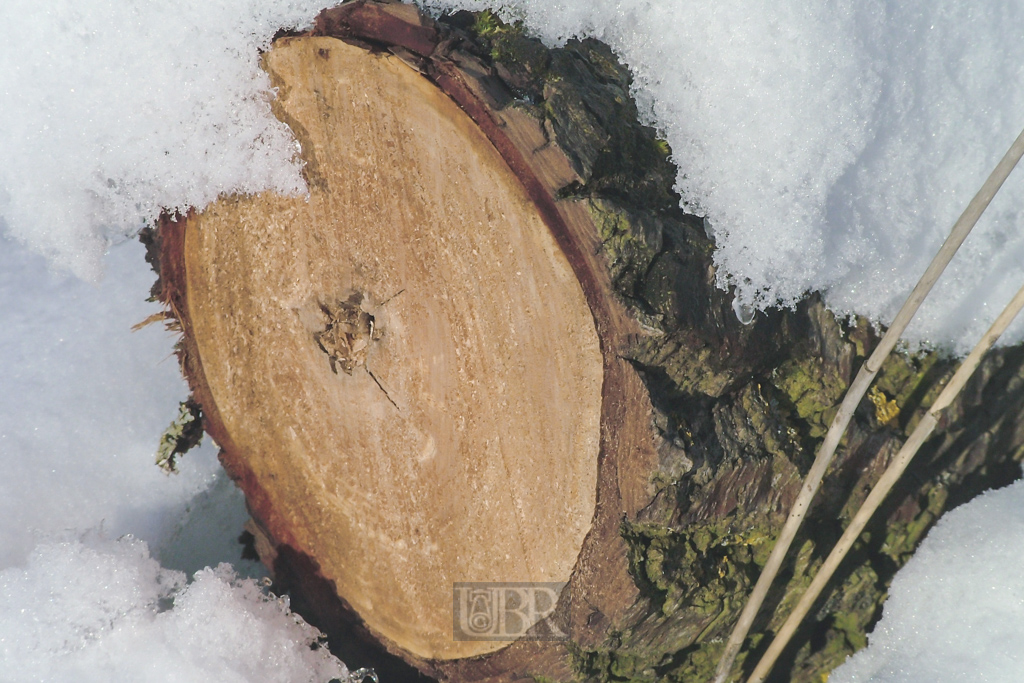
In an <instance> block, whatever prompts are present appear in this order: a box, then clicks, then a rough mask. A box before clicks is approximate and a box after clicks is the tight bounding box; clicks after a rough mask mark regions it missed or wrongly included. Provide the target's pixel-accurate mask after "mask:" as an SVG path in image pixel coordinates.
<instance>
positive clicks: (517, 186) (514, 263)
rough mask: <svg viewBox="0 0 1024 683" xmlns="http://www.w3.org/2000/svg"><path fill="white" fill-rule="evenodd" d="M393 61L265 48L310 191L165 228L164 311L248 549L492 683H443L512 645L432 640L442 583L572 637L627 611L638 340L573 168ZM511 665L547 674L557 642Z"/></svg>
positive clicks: (427, 662)
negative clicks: (575, 630) (530, 603)
mask: <svg viewBox="0 0 1024 683" xmlns="http://www.w3.org/2000/svg"><path fill="white" fill-rule="evenodd" d="M353 6H354V7H355V8H356V9H358V10H359V11H361V12H362V14H366V13H367V12H368V11H370V10H372V11H373V12H376V14H373V15H372V18H373V22H372V23H373V26H372V29H373V32H372V35H370V36H366V35H364V36H362V38H364V39H372V40H374V41H380V40H383V39H384V38H385V37H387V36H388V35H390V34H389V32H388V26H389V24H388V22H389V21H390V22H392V23H393V24H394V25H395V26H399V27H401V26H408V25H409V23H410V21H413V19H411V18H410V17H408V16H405V15H406V14H408V13H409V11H408V8H405V7H404V6H396V5H386V4H385V5H381V4H376V3H362V2H359V3H354V4H353V5H348V6H343V7H344V8H348V9H347V10H345V9H343V11H342V13H341V15H340V16H341V20H340V21H339V20H338V18H337V16H335V18H334V23H333V24H332V26H334V30H335V31H338V32H340V33H343V34H344V35H345V37H346V38H347V39H349V40H350V41H353V39H354V38H355V39H358V38H359V36H358V35H354V34H355V33H358V32H357V31H355V30H354V29H353V28H352V21H348V20H351V19H352V18H353V17H355V19H359V18H360V17H361V16H362V14H359V12H358V11H357V12H354V13H353V10H352V7H353ZM360 8H361V9H360ZM399 9H401V11H399ZM345 11H348V13H349V14H348V15H346V14H345ZM371 13H372V12H371ZM381 17H384V18H383V19H382V18H381ZM426 21H427V20H424V19H422V18H420V17H419V15H416V17H415V19H414V21H413V23H414V24H415V25H416V26H419V27H420V29H421V30H418V31H414V32H412V33H409V31H405V32H402V31H398V32H397V33H396V35H398V36H399V37H401V36H403V35H406V34H408V35H413V36H414V37H415V38H416V41H418V42H417V44H416V46H415V48H416V49H415V50H414V52H416V53H418V54H421V55H422V54H423V52H424V47H423V46H422V45H421V44H420V43H421V42H422V40H423V39H424V38H423V36H424V35H426V36H428V37H432V39H434V40H437V35H436V31H434V29H433V28H429V27H428V28H429V30H427V29H425V28H423V26H424V25H425V23H424V22H426ZM346 22H347V23H346ZM324 23H325V22H324V21H323V20H322V21H321V22H320V24H321V25H322V24H324ZM327 23H330V22H327ZM339 26H341V27H343V28H344V30H341V29H339V28H338V27H339ZM354 42H356V43H358V40H354ZM403 50H405V52H406V53H405V54H404V59H400V58H398V57H396V56H394V55H392V54H389V53H380V52H371V51H369V50H367V49H365V48H364V47H363V46H361V45H359V44H351V42H343V41H342V40H339V39H337V38H335V37H325V36H304V37H295V38H284V39H281V40H278V41H277V42H276V43H275V44H274V46H273V48H272V49H271V50H270V51H269V52H268V53H267V54H266V55H265V56H264V69H265V70H266V71H267V72H268V74H269V75H270V77H271V80H272V82H273V84H274V86H275V88H276V89H277V92H278V97H277V99H276V100H275V102H274V110H275V114H276V115H277V116H278V117H279V118H280V119H281V120H282V121H285V122H286V123H287V124H288V125H289V126H290V127H291V129H292V130H293V131H294V133H295V135H296V137H297V139H298V140H299V142H300V144H301V147H302V156H303V160H304V162H305V173H306V176H307V179H308V182H309V188H310V195H309V197H308V198H306V197H281V196H277V195H274V194H262V195H256V196H247V197H230V198H225V199H223V200H220V201H218V202H216V203H214V204H212V205H210V206H209V207H207V208H206V209H205V210H204V211H202V212H201V213H193V214H190V215H189V216H187V217H185V218H184V219H178V220H175V219H171V218H166V219H165V220H164V221H163V222H162V224H161V228H160V236H161V244H162V246H161V277H162V291H163V298H164V300H165V301H167V302H168V303H169V304H170V305H171V306H172V309H173V310H174V311H175V313H176V315H177V316H178V317H179V319H180V320H181V322H182V326H183V329H184V333H185V338H184V340H183V345H182V348H183V352H182V353H183V366H184V369H185V372H186V375H187V376H188V378H189V380H190V383H191V385H192V388H193V392H194V394H195V395H196V398H197V400H198V401H199V402H200V403H201V404H202V406H203V409H204V412H205V414H206V416H207V429H208V431H210V433H211V435H212V436H213V437H214V438H215V439H216V440H217V441H218V443H219V444H220V446H221V447H222V449H223V450H222V460H223V462H224V464H225V466H226V467H227V469H228V470H229V471H230V472H231V473H232V475H233V476H234V477H235V478H236V480H237V481H238V482H239V484H240V486H241V487H242V488H243V490H244V491H245V493H246V497H247V502H248V504H249V507H250V509H251V511H252V513H253V517H254V519H255V520H256V521H257V523H258V525H259V526H260V527H261V529H262V530H263V531H264V532H265V533H266V535H267V536H268V537H269V539H270V542H271V544H272V545H276V546H278V547H281V546H287V547H288V548H289V550H290V551H291V552H293V553H297V554H298V555H301V556H304V557H307V558H310V559H311V560H312V563H311V566H312V567H314V568H315V571H316V572H317V574H318V576H317V579H318V580H319V579H325V580H326V581H327V582H329V583H330V584H331V585H333V588H334V590H335V591H336V593H337V596H338V597H339V598H340V599H341V600H342V601H343V602H344V603H346V604H347V606H349V607H350V608H351V609H352V610H353V611H354V612H355V613H356V614H357V615H358V617H359V618H360V619H361V620H362V621H363V622H364V623H365V626H366V627H367V628H368V629H369V631H371V632H372V633H373V634H374V635H375V636H376V637H378V638H380V639H381V640H382V641H383V642H384V643H385V644H387V646H388V647H389V648H390V649H392V650H393V651H395V652H397V653H398V654H400V655H401V656H403V657H404V658H405V659H407V660H408V661H411V662H414V663H415V664H417V665H418V666H420V668H421V669H424V670H428V671H431V672H433V673H439V672H440V673H442V674H443V673H444V672H448V673H449V674H451V672H453V671H456V670H458V671H461V672H462V673H461V674H460V675H463V676H465V677H468V678H474V677H482V676H485V675H491V674H500V673H501V672H502V671H503V670H507V667H505V666H503V665H501V664H495V663H494V662H493V661H492V662H491V663H490V664H488V666H487V667H484V669H486V672H484V670H483V669H481V673H480V674H471V673H468V672H469V671H470V670H471V669H472V667H473V666H478V663H477V664H473V663H470V664H464V665H461V664H453V665H445V664H444V662H445V661H449V660H465V659H466V658H469V657H476V656H480V655H484V654H487V653H491V652H494V651H495V650H498V649H501V648H505V647H506V646H507V645H508V644H509V642H508V641H503V640H455V639H453V584H454V583H456V582H543V583H561V582H567V581H568V582H570V583H569V587H568V588H567V589H565V590H563V594H562V598H561V599H562V603H561V604H562V605H563V606H565V607H566V608H567V606H568V603H569V598H570V596H572V597H573V598H574V599H579V598H582V599H583V600H584V602H585V603H586V604H587V605H588V606H589V607H590V610H589V611H588V613H587V614H577V613H573V614H572V615H571V616H570V617H569V618H570V620H571V621H572V622H573V623H576V622H580V623H582V621H581V620H583V619H586V618H588V614H589V615H590V616H591V617H592V616H593V614H599V615H601V616H602V619H603V618H604V617H606V616H607V617H610V618H611V619H610V620H608V621H606V622H603V625H604V626H605V627H611V626H613V625H614V624H615V623H616V622H615V618H616V617H617V616H618V615H621V614H622V613H623V612H624V610H625V609H626V608H627V607H628V606H629V605H630V604H631V603H632V601H633V600H634V598H635V596H636V591H635V587H634V586H633V585H632V582H631V580H630V579H629V577H628V572H627V569H626V567H627V562H626V559H625V558H626V553H625V546H624V542H623V541H622V539H621V538H620V536H619V534H618V525H619V520H620V519H621V518H622V516H623V515H624V514H632V513H635V512H636V510H637V509H638V508H639V507H640V506H641V505H643V504H644V503H646V502H647V500H648V498H647V495H646V491H647V481H648V475H649V473H650V472H651V471H652V469H653V468H654V466H655V464H656V457H657V456H656V454H655V452H654V448H653V446H652V444H651V440H652V434H651V427H650V404H649V402H648V400H647V395H646V392H645V391H644V389H643V386H642V383H641V382H640V380H639V378H638V377H637V376H636V374H635V372H634V371H633V370H632V368H630V367H629V366H628V364H627V363H626V362H625V361H623V360H622V359H621V358H619V356H618V352H619V351H621V349H623V348H624V346H625V340H626V339H627V337H628V335H629V334H632V333H634V332H635V327H634V323H632V321H631V320H630V318H629V317H628V316H627V315H625V313H624V311H623V309H622V308H621V307H620V306H619V305H618V304H617V303H616V302H615V300H614V297H613V296H612V293H611V287H610V283H609V279H608V274H607V272H606V270H605V268H604V265H603V263H602V262H601V261H600V259H599V257H598V256H597V255H596V254H597V251H598V250H597V248H596V246H597V244H598V240H597V234H596V230H595V228H594V226H593V223H592V222H591V219H590V218H589V214H588V213H587V210H586V208H585V207H584V205H583V204H582V202H577V201H572V200H562V201H557V202H556V200H555V196H556V191H557V190H558V189H560V188H561V187H562V186H563V185H564V184H566V183H567V182H568V181H570V180H572V179H573V177H574V176H573V173H572V171H571V169H570V165H569V162H568V161H567V159H566V158H565V156H564V155H561V153H560V152H559V150H558V149H557V147H556V146H554V145H547V146H545V145H544V144H543V142H544V139H545V136H544V132H543V129H542V128H541V127H540V124H539V122H537V121H536V120H534V119H533V118H532V117H530V116H528V115H525V114H523V113H521V112H518V111H517V110H515V109H514V108H507V109H506V110H504V112H503V113H500V112H499V113H496V112H497V108H496V107H494V106H493V102H488V101H487V97H486V93H484V92H483V91H482V90H481V87H480V83H479V82H473V81H472V80H470V77H469V76H467V73H466V71H464V70H462V69H461V68H460V67H458V66H457V65H456V64H455V63H454V61H452V60H451V59H449V58H448V57H446V56H441V55H435V56H434V57H433V58H432V61H421V62H418V63H416V64H414V65H413V66H414V67H416V68H410V60H411V59H412V57H414V56H415V55H413V56H412V57H411V56H410V55H409V54H408V51H407V50H406V49H405V48H402V46H401V45H397V46H395V51H397V52H403ZM424 71H426V72H429V73H431V74H432V77H431V78H427V77H424V75H423V73H421V72H424ZM467 112H468V113H467ZM471 115H472V117H473V118H471ZM474 118H475V119H476V121H474ZM626 452H630V454H631V455H630V462H629V463H628V464H627V463H625V462H621V463H620V461H619V454H620V453H626ZM599 463H601V466H600V472H599ZM627 465H628V466H627ZM599 475H600V476H599ZM598 503H600V505H598ZM570 626H571V624H570ZM594 633H595V636H594V638H595V640H600V638H601V637H603V636H602V635H599V634H598V633H597V630H595V631H594ZM583 639H584V640H587V637H586V636H585V635H584V637H583ZM518 647H520V648H521V650H522V652H527V651H528V652H529V653H530V655H529V656H530V657H531V658H532V659H533V660H534V661H535V662H537V663H538V664H539V663H541V662H543V661H544V660H545V658H547V659H550V661H551V662H552V664H551V666H550V667H547V669H546V670H547V671H548V672H550V673H552V674H557V673H558V672H560V671H562V672H564V671H565V670H566V668H565V667H567V666H568V664H567V663H566V662H567V660H568V658H567V655H566V649H565V646H564V644H562V643H557V642H556V643H541V644H538V643H529V644H524V643H519V644H518ZM509 652H511V653H512V654H508V653H509ZM516 652H517V651H516V650H515V648H512V649H511V650H509V649H507V650H506V652H505V654H504V656H505V657H506V658H508V661H509V662H512V661H514V660H515V659H516V657H518V656H520V655H518V654H516ZM545 653H546V654H545ZM446 666H447V668H446ZM453 666H455V667H456V668H452V667H453ZM459 666H462V668H461V669H458V667H459ZM539 669H540V670H545V667H544V666H540V667H539Z"/></svg>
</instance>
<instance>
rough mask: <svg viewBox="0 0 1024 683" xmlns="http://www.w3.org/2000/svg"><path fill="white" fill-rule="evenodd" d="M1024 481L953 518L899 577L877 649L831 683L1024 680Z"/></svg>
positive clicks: (877, 634) (875, 640)
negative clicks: (1023, 645) (1023, 554)
mask: <svg viewBox="0 0 1024 683" xmlns="http://www.w3.org/2000/svg"><path fill="white" fill-rule="evenodd" d="M1022 513H1024V482H1017V483H1015V484H1013V485H1011V486H1008V487H1006V488H1004V489H1000V490H998V491H990V492H988V493H986V494H984V495H982V496H980V497H978V498H975V499H974V500H973V501H971V502H970V503H968V504H967V505H963V506H961V507H959V508H957V509H956V510H953V511H951V512H949V513H947V514H945V515H944V516H943V517H942V519H940V520H939V522H938V524H936V526H935V527H934V528H933V529H932V530H931V531H930V532H929V533H928V537H927V538H926V539H925V540H924V542H923V543H922V544H921V546H920V547H919V548H918V550H917V552H916V553H914V556H913V557H912V558H911V559H910V561H909V562H907V564H906V566H905V567H904V568H903V569H902V570H900V572H899V573H898V574H897V575H896V578H895V579H893V583H892V588H891V590H890V591H889V598H888V600H887V601H886V603H885V607H884V608H883V615H882V619H881V621H879V623H878V625H877V626H876V627H875V630H874V632H873V633H872V634H871V635H870V636H869V637H868V647H867V648H866V649H865V650H862V651H861V652H859V653H857V654H855V655H854V656H853V657H851V658H850V659H849V660H847V662H846V664H844V665H843V666H840V667H839V668H838V669H836V670H835V671H834V672H833V673H832V675H831V676H830V677H829V679H828V680H829V683H868V682H870V683H936V682H939V683H941V682H943V681H1007V682H1010V681H1019V680H1020V672H1021V671H1022V670H1024V649H1022V648H1021V642H1024V573H1022V572H1021V548H1024V514H1022Z"/></svg>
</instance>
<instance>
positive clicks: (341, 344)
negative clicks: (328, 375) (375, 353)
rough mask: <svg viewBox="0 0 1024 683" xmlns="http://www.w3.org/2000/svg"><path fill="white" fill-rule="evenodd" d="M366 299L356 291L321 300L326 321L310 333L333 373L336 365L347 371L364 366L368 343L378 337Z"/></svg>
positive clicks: (336, 367)
mask: <svg viewBox="0 0 1024 683" xmlns="http://www.w3.org/2000/svg"><path fill="white" fill-rule="evenodd" d="M366 301H367V299H366V296H365V295H363V294H362V293H360V292H355V293H353V294H352V295H350V296H349V297H348V299H346V300H344V301H339V302H337V303H326V304H325V303H321V304H320V310H321V311H322V312H323V314H324V315H325V316H326V317H327V322H326V325H325V326H324V329H323V330H322V331H321V332H317V333H315V334H314V335H313V336H314V338H315V339H316V343H317V344H318V345H319V346H320V349H321V350H322V351H323V352H324V353H326V354H327V358H328V359H329V360H330V363H331V370H332V371H333V372H334V374H338V367H339V366H340V367H341V369H342V370H344V371H345V374H347V375H351V374H352V371H353V370H355V369H356V368H358V367H366V356H367V354H368V353H369V351H370V343H371V342H375V341H377V340H379V339H380V338H381V332H380V330H379V329H378V328H377V325H376V322H377V321H376V318H374V317H373V315H372V314H371V313H370V312H369V311H367V310H366V306H365V303H366Z"/></svg>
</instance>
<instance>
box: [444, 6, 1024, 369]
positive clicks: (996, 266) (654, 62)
mask: <svg viewBox="0 0 1024 683" xmlns="http://www.w3.org/2000/svg"><path fill="white" fill-rule="evenodd" d="M425 2H426V3H427V4H428V5H429V6H431V7H434V8H435V9H441V8H444V9H451V8H465V9H485V8H487V7H488V6H491V5H492V4H499V5H501V7H502V8H503V9H502V10H501V11H500V12H499V14H501V15H502V16H503V17H504V18H506V19H508V20H513V19H517V18H518V19H522V20H524V21H525V23H526V25H527V26H528V27H529V29H530V30H531V31H532V32H535V33H536V34H538V35H540V36H541V37H542V38H543V39H544V40H545V41H547V42H548V43H551V44H557V43H560V42H562V41H564V40H566V39H567V38H570V37H586V36H593V37H597V38H600V39H601V40H604V41H606V42H607V43H608V44H610V45H611V46H612V47H613V48H614V49H615V51H616V52H617V53H618V54H619V55H620V56H621V58H622V59H623V61H624V62H625V63H626V64H628V65H629V67H630V68H631V70H632V71H633V73H634V74H635V76H636V79H635V84H634V85H635V88H636V95H637V97H638V99H639V101H640V102H641V105H642V107H643V109H644V111H645V112H646V115H647V117H648V119H649V120H650V121H651V122H652V123H654V124H655V125H656V126H657V128H658V129H659V130H660V131H661V132H662V134H663V135H664V136H665V138H666V139H667V140H668V142H669V143H670V145H671V147H672V150H673V153H674V160H675V162H676V163H677V164H678V165H679V176H678V185H677V187H678V190H679V191H680V193H681V194H682V196H683V199H684V201H685V202H686V203H687V204H688V205H689V207H690V208H691V210H696V211H698V212H699V213H701V214H703V215H705V216H706V217H707V219H708V222H709V225H710V229H711V231H712V232H713V234H714V237H715V239H716V241H717V243H718V250H717V253H716V255H715V262H716V264H717V266H718V277H719V282H720V284H722V285H723V286H725V285H730V286H735V287H736V288H737V291H738V294H739V297H740V301H741V302H742V303H744V304H750V305H753V306H756V307H757V308H764V307H765V306H768V305H773V304H781V305H789V304H792V303H793V302H794V301H796V300H797V299H799V298H800V297H801V296H802V295H803V294H804V293H805V292H807V291H809V290H826V291H827V296H826V301H827V303H828V305H829V306H830V307H832V308H833V310H836V311H838V312H840V313H860V314H864V315H867V316H869V317H870V318H872V319H873V320H876V321H881V322H883V323H888V322H889V321H890V320H891V318H892V317H893V316H894V315H895V312H896V311H897V310H898V308H899V305H900V304H901V303H902V301H903V299H904V298H905V297H906V295H907V294H908V293H909V292H910V290H911V289H912V288H913V285H914V284H915V283H916V281H917V278H918V277H920V275H921V273H923V272H924V269H925V267H926V266H927V264H928V262H929V260H930V259H931V256H932V254H933V253H934V252H935V251H936V250H937V249H938V247H939V245H940V244H941V242H942V240H943V239H944V237H945V235H946V234H948V231H949V228H950V227H951V226H952V224H953V223H954V221H955V220H956V218H957V217H958V216H959V215H960V213H961V212H962V210H963V208H964V207H965V206H966V205H967V203H968V201H969V200H970V199H971V197H972V196H973V195H974V193H975V192H976V191H977V189H978V188H979V187H980V186H981V184H982V182H983V181H984V179H985V178H986V177H987V175H988V173H989V172H990V170H991V169H992V168H993V167H994V166H995V164H996V162H997V161H998V160H999V159H1000V158H1001V157H1002V155H1003V153H1004V152H1005V151H1006V149H1007V148H1008V147H1009V145H1010V143H1011V142H1012V141H1013V140H1014V138H1015V137H1016V136H1017V134H1018V132H1020V130H1021V128H1022V127H1024V89H1021V88H1019V87H1016V86H1015V85H1014V84H1019V83H1020V82H1021V76H1022V73H1024V71H1022V70H1024V43H1022V42H1021V41H1020V40H1019V35H1018V31H1017V27H1019V26H1020V25H1021V22H1022V20H1024V5H1022V4H1021V3H1020V2H1019V1H1017V0H986V1H985V2H962V1H960V0H934V1H933V0H910V1H904V0H867V1H863V0H836V1H834V2H811V3H808V2H804V1H801V0H775V1H773V2H767V1H762V0H758V1H755V2H750V1H748V0H696V1H690V0H659V1H658V2H650V1H649V0H590V1H588V2H580V1H579V0H500V2H498V3H491V2H489V1H488V0H425ZM1021 175H1024V171H1018V172H1017V173H1016V174H1015V176H1011V179H1010V181H1009V182H1008V183H1007V187H1006V188H1005V189H1004V191H1003V194H1001V195H1000V196H998V197H997V199H996V201H995V203H994V204H993V206H992V207H991V208H990V209H989V213H988V215H987V216H986V217H985V218H984V219H983V222H982V223H981V224H979V227H978V228H977V234H975V235H973V236H972V237H971V238H970V239H969V240H968V242H967V244H965V246H964V247H963V249H962V252H963V253H961V254H960V256H958V258H957V260H956V261H955V262H954V264H953V265H952V266H951V270H950V271H949V272H947V275H946V276H945V277H944V278H943V279H942V280H941V281H940V283H939V285H938V287H937V289H936V291H935V292H934V293H933V295H932V299H931V300H930V302H929V303H926V304H925V307H924V309H923V310H922V311H921V313H920V314H919V319H918V320H917V321H915V323H914V324H913V325H912V327H911V329H910V330H909V331H908V333H907V337H908V338H909V339H911V340H913V341H914V342H922V341H931V342H932V343H935V344H939V345H946V346H950V347H951V348H953V349H954V350H955V351H957V352H961V353H963V352H966V351H967V350H968V349H969V348H970V347H971V346H973V343H974V340H975V339H976V338H978V337H980V335H981V334H982V333H983V332H984V331H985V329H987V327H988V325H989V324H990V323H991V321H992V320H994V319H995V316H996V315H997V314H998V311H999V310H1000V309H1001V308H1002V306H1003V305H1004V304H1005V303H1006V302H1008V301H1009V300H1010V298H1011V297H1012V296H1013V293H1014V292H1015V291H1016V290H1017V288H1018V287H1019V286H1020V285H1021V284H1022V283H1024V266H1022V264H1024V230H1021V226H1022V224H1024V221H1022V218H1024V215H1022V211H1024V180H1022V179H1021V177H1020V176H1021ZM1022 334H1024V327H1022V326H1021V325H1018V326H1016V327H1015V328H1013V329H1012V330H1011V332H1010V334H1009V336H1008V337H1007V339H1006V341H1018V340H1020V339H1021V338H1022Z"/></svg>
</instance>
